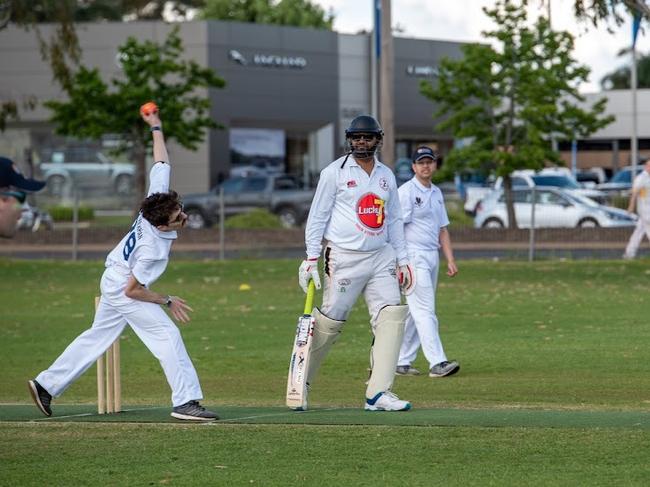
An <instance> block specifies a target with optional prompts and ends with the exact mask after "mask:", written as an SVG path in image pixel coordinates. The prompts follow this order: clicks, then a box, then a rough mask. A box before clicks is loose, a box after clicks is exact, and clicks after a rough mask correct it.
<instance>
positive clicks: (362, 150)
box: [345, 115, 384, 158]
mask: <svg viewBox="0 0 650 487" xmlns="http://www.w3.org/2000/svg"><path fill="white" fill-rule="evenodd" d="M361 134H365V135H373V136H374V139H375V140H373V141H367V142H366V141H360V140H358V136H359V135H361ZM383 136H384V131H383V130H382V129H381V125H379V122H377V120H375V119H374V118H373V117H371V116H370V115H359V116H358V117H355V118H354V119H352V121H351V122H350V126H349V127H348V128H347V129H345V138H346V140H347V142H348V144H349V146H350V151H351V153H352V155H353V156H355V157H359V158H368V157H373V156H374V155H375V152H376V151H377V149H379V147H380V146H381V140H382V138H383ZM355 139H357V140H355Z"/></svg>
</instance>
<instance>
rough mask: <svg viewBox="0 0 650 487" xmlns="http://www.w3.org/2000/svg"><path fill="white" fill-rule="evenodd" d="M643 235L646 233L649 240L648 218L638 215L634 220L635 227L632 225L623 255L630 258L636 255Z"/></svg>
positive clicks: (649, 224) (649, 222) (649, 221)
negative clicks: (635, 220)
mask: <svg viewBox="0 0 650 487" xmlns="http://www.w3.org/2000/svg"><path fill="white" fill-rule="evenodd" d="M644 235H647V236H648V240H650V220H646V219H644V218H642V217H639V219H638V220H637V222H636V227H634V232H632V235H631V236H630V240H629V242H628V243H627V247H625V257H627V258H630V259H632V258H634V257H636V253H637V252H638V250H639V245H641V240H643V236H644Z"/></svg>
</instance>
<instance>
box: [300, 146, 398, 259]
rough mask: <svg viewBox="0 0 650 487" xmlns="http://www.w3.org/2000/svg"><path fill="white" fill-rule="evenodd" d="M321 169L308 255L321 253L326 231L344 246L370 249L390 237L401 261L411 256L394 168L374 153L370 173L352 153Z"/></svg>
mask: <svg viewBox="0 0 650 487" xmlns="http://www.w3.org/2000/svg"><path fill="white" fill-rule="evenodd" d="M346 157H347V156H343V157H341V158H339V159H337V160H336V161H334V162H332V163H331V164H330V165H329V166H327V167H326V168H325V169H323V170H322V171H321V173H320V180H319V181H318V187H317V188H316V194H315V195H314V199H313V201H312V204H311V208H310V210H309V217H308V218H307V226H306V229H305V242H306V245H307V257H309V258H318V257H319V256H320V253H321V247H322V246H321V242H322V240H323V237H324V238H325V239H326V240H328V241H329V242H332V244H334V245H336V246H337V247H339V248H341V249H344V250H357V251H361V252H368V251H373V250H377V249H379V248H381V247H383V246H384V245H386V244H387V243H390V244H391V245H392V246H393V248H394V249H395V254H396V255H397V260H398V262H399V264H400V265H403V264H406V263H407V262H408V256H407V253H406V244H405V242H404V224H403V221H402V210H401V208H400V204H399V195H398V193H397V183H396V182H395V176H394V175H393V172H392V171H391V170H390V169H389V168H388V167H386V166H385V165H384V164H382V163H381V162H379V161H378V160H377V159H376V158H375V165H374V167H373V169H372V172H371V174H370V175H368V173H367V172H366V171H365V170H364V169H363V168H362V167H361V166H359V164H358V163H357V162H356V161H355V159H354V157H352V156H351V155H350V156H349V157H347V160H346V161H345V164H343V161H344V160H345V159H346ZM341 166H343V167H341Z"/></svg>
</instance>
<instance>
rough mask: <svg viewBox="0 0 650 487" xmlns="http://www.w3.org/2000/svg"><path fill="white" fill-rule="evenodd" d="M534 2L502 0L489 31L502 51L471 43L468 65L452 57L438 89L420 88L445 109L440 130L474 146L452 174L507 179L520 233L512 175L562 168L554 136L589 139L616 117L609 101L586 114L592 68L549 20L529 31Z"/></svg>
mask: <svg viewBox="0 0 650 487" xmlns="http://www.w3.org/2000/svg"><path fill="white" fill-rule="evenodd" d="M526 4H527V2H526V0H522V1H520V2H516V0H497V2H496V3H495V6H494V8H492V9H489V8H484V9H483V10H484V12H485V14H486V15H487V16H488V17H490V18H491V19H492V20H493V21H494V24H495V25H496V26H497V30H495V31H490V32H483V35H484V36H485V37H486V38H487V39H491V40H493V42H494V44H495V45H496V46H498V47H492V45H488V44H467V45H465V46H463V47H462V51H463V54H464V57H463V58H462V59H460V60H451V59H444V60H443V61H442V62H441V64H440V67H439V76H438V81H437V84H436V85H435V86H434V85H432V84H430V83H429V82H427V81H423V82H422V83H421V85H420V88H421V91H422V93H423V94H424V95H425V96H426V97H428V98H429V99H431V100H432V101H434V102H436V103H437V104H438V110H437V113H436V114H435V116H436V117H446V118H444V119H443V121H442V122H440V123H439V124H438V126H437V128H438V129H439V130H442V131H449V132H451V133H452V134H453V135H454V137H455V138H456V139H465V140H467V141H468V143H467V144H466V145H464V146H463V147H459V148H455V149H453V150H452V151H451V152H450V153H449V155H448V156H447V158H446V159H445V165H446V166H447V168H448V169H447V170H458V169H463V168H468V167H469V168H475V169H480V170H483V171H494V172H495V173H496V175H497V176H503V177H504V188H505V194H506V205H507V208H508V218H509V221H510V223H511V226H513V227H516V219H515V214H514V206H513V202H512V181H511V179H510V174H511V173H512V172H513V171H515V170H517V169H541V168H542V167H543V166H544V164H545V163H547V162H555V163H561V161H560V158H559V154H558V153H557V152H555V151H553V149H552V144H551V142H550V141H551V138H552V137H556V138H559V139H566V140H571V139H573V138H574V137H576V136H583V137H584V136H588V135H589V134H591V133H593V132H594V131H596V130H597V129H599V128H601V127H604V126H605V125H607V124H608V123H610V122H611V121H612V120H613V117H603V116H602V114H603V111H604V109H605V102H606V100H605V99H601V100H600V101H598V102H597V103H595V104H594V105H593V106H592V107H589V108H585V109H583V108H580V107H579V106H578V103H580V102H583V101H584V97H583V96H581V95H580V94H579V92H578V85H579V83H580V82H582V81H584V80H586V79H587V75H588V74H589V69H588V68H587V67H585V66H581V65H579V64H578V63H577V61H576V60H575V59H574V58H572V56H571V52H572V50H573V37H572V36H571V35H570V34H569V33H567V32H556V31H553V30H551V29H550V27H549V23H548V20H547V19H546V18H543V17H542V18H539V19H538V20H537V21H536V22H535V24H533V25H532V26H530V25H529V23H528V19H527V15H526Z"/></svg>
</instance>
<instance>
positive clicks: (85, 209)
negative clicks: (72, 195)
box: [47, 206, 95, 222]
mask: <svg viewBox="0 0 650 487" xmlns="http://www.w3.org/2000/svg"><path fill="white" fill-rule="evenodd" d="M47 211H48V213H49V214H50V216H51V217H52V219H53V220H54V221H56V222H71V221H72V216H73V209H72V208H71V207H69V206H51V207H49V208H48V209H47ZM78 215H79V216H78V217H79V221H88V220H92V219H94V218H95V210H93V209H92V208H91V207H89V206H80V207H79V214H78Z"/></svg>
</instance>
